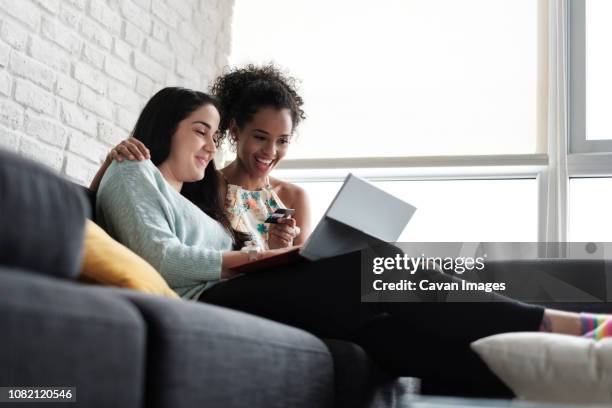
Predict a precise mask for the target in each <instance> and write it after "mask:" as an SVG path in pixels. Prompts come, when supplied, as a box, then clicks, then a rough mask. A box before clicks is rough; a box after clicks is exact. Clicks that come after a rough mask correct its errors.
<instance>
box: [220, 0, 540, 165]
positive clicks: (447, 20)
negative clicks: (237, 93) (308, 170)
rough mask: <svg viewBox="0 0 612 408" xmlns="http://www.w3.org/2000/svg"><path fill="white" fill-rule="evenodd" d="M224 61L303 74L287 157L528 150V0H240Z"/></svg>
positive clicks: (534, 72) (533, 16)
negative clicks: (300, 116) (301, 114)
mask: <svg viewBox="0 0 612 408" xmlns="http://www.w3.org/2000/svg"><path fill="white" fill-rule="evenodd" d="M234 13H235V14H234V21H233V44H234V48H233V52H232V56H231V62H232V63H233V64H240V63H246V62H257V63H262V62H267V61H269V60H271V59H272V60H275V61H276V62H277V63H278V64H279V65H281V66H283V67H287V68H289V69H290V72H291V74H293V75H295V76H296V77H298V78H301V79H302V80H303V82H302V90H303V95H304V100H305V102H306V105H305V110H306V112H307V115H308V119H307V120H306V121H305V122H304V123H303V125H301V128H300V129H299V130H298V131H299V138H298V140H297V143H294V144H293V146H292V149H291V152H290V156H289V158H339V157H385V156H430V155H482V154H504V155H505V154H533V153H536V152H537V150H538V148H537V132H538V123H537V121H538V118H537V103H538V95H537V82H538V54H537V46H538V27H537V22H538V7H537V2H535V1H533V0H493V1H492V0H462V1H456V0H395V1H393V0H389V1H384V2H379V3H376V4H373V3H370V2H362V1H351V0H335V1H332V2H330V1H322V0H320V1H310V0H309V1H306V0H303V1H299V0H297V1H296V0H294V1H291V2H286V1H283V0H265V1H257V2H253V1H248V0H238V1H237V2H236V5H235V8H234Z"/></svg>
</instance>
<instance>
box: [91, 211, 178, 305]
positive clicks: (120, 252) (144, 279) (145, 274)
mask: <svg viewBox="0 0 612 408" xmlns="http://www.w3.org/2000/svg"><path fill="white" fill-rule="evenodd" d="M79 278H80V279H81V280H86V281H93V282H97V283H102V284H106V285H112V286H119V287H122V288H130V289H135V290H139V291H141V292H147V293H152V294H156V295H163V296H167V297H172V298H178V297H179V296H178V295H177V294H176V292H174V291H173V290H172V289H170V287H169V286H168V284H167V283H166V281H165V280H164V278H162V277H161V275H160V274H159V273H158V272H157V271H156V270H155V268H153V267H152V266H151V265H150V264H149V263H147V262H146V261H145V260H144V259H142V258H141V257H139V256H138V255H136V254H135V253H134V252H132V251H130V250H129V249H128V248H126V247H125V246H123V245H121V244H120V243H119V242H117V241H115V240H114V239H113V238H111V236H110V235H108V234H107V233H106V232H105V231H104V230H103V229H102V228H100V227H99V226H98V225H96V223H94V222H93V221H91V220H87V223H86V224H85V245H84V256H83V266H82V268H81V275H80V276H79Z"/></svg>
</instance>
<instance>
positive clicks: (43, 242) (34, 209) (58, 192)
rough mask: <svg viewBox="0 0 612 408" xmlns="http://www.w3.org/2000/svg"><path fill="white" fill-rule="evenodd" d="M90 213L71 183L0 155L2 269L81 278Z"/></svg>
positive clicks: (39, 166)
mask: <svg viewBox="0 0 612 408" xmlns="http://www.w3.org/2000/svg"><path fill="white" fill-rule="evenodd" d="M88 211H89V206H88V204H87V202H86V200H85V197H84V195H83V192H82V191H79V189H77V188H76V187H75V186H74V185H72V183H69V182H67V181H65V180H63V179H62V178H60V177H58V176H57V175H55V174H53V173H52V171H51V170H49V169H47V168H45V167H43V166H42V165H39V164H37V163H34V162H32V161H29V160H26V159H23V158H21V157H19V156H16V155H14V154H12V153H9V152H6V151H3V150H0V231H1V233H0V265H6V266H15V267H18V268H23V269H24V270H28V271H34V272H40V273H44V274H49V275H55V276H66V277H74V276H76V275H77V274H78V272H79V267H80V265H81V249H82V246H83V226H84V223H85V216H86V214H87V212H88Z"/></svg>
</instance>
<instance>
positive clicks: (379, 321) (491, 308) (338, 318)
mask: <svg viewBox="0 0 612 408" xmlns="http://www.w3.org/2000/svg"><path fill="white" fill-rule="evenodd" d="M360 262H361V257H360V253H358V252H357V253H351V254H347V255H342V256H338V257H334V258H328V259H324V260H320V261H316V262H303V263H299V264H294V265H290V266H280V267H276V268H272V269H269V270H266V271H262V272H251V273H248V274H245V275H243V276H240V277H237V278H234V279H230V280H227V281H224V282H221V283H219V284H217V285H216V286H214V287H212V288H211V289H209V290H207V291H205V292H204V293H203V294H202V295H201V296H200V298H199V300H200V301H203V302H207V303H211V304H216V305H220V306H225V307H228V308H232V309H237V310H241V311H245V312H248V313H251V314H255V315H258V316H262V317H265V318H268V319H271V320H275V321H278V322H281V323H285V324H288V325H291V326H295V327H299V328H301V329H304V330H306V331H309V332H311V333H313V334H315V335H316V336H319V337H323V338H337V339H343V340H348V341H352V342H354V343H357V344H359V345H360V346H361V347H363V349H364V350H365V351H366V352H367V353H368V354H369V355H370V356H371V357H372V359H373V360H374V361H376V362H377V363H378V364H379V365H380V366H381V367H382V368H383V369H385V370H386V371H388V372H389V373H390V374H393V375H398V376H413V377H419V378H421V379H422V381H423V383H422V387H423V392H424V393H438V394H440V393H444V394H455V395H477V396H488V397H493V396H497V397H501V396H511V395H512V394H511V392H510V391H509V390H508V389H507V388H506V387H505V386H504V385H503V384H502V383H501V382H500V381H499V380H497V378H496V377H495V376H494V375H493V374H492V373H491V372H490V371H489V369H488V368H487V367H486V365H485V364H484V363H483V362H482V361H481V360H480V358H479V357H478V356H477V355H476V354H475V353H474V352H473V351H472V350H471V349H470V347H469V344H470V343H471V342H472V341H474V340H477V339H479V338H482V337H486V336H490V335H493V334H497V333H504V332H512V331H536V330H538V328H539V325H540V323H541V321H542V316H543V312H544V309H543V308H541V307H539V306H532V305H528V304H524V303H520V302H516V301H513V300H510V299H507V298H504V297H502V296H498V295H493V296H494V297H496V300H497V301H495V302H487V303H440V302H437V303H436V302H407V303H406V302H403V303H400V302H384V303H365V302H361V281H360V267H361V265H360ZM429 273H430V280H437V281H451V280H453V279H455V278H453V277H450V276H447V275H444V274H441V273H438V272H429ZM417 295H418V294H417ZM421 295H422V296H423V298H426V297H427V296H430V295H429V294H425V293H423V294H421ZM487 296H489V297H490V296H491V295H487Z"/></svg>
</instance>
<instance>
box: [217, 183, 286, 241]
mask: <svg viewBox="0 0 612 408" xmlns="http://www.w3.org/2000/svg"><path fill="white" fill-rule="evenodd" d="M277 208H287V207H286V206H285V205H284V204H283V202H282V201H281V199H280V198H279V197H278V195H277V194H276V192H275V191H274V189H273V188H272V186H271V185H270V183H269V182H268V183H267V185H266V187H264V188H262V189H261V190H255V191H251V190H245V189H243V188H242V187H240V186H237V185H235V184H230V183H227V196H226V203H225V211H226V212H227V215H228V218H229V221H230V223H231V225H232V228H234V229H236V230H237V231H241V232H246V233H249V234H251V238H252V239H251V240H250V241H247V242H245V245H244V247H243V248H242V249H243V250H252V249H257V250H266V249H269V246H268V227H269V225H268V224H265V223H264V221H265V220H266V219H267V218H268V217H269V216H270V214H272V213H274V211H276V209H277Z"/></svg>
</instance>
